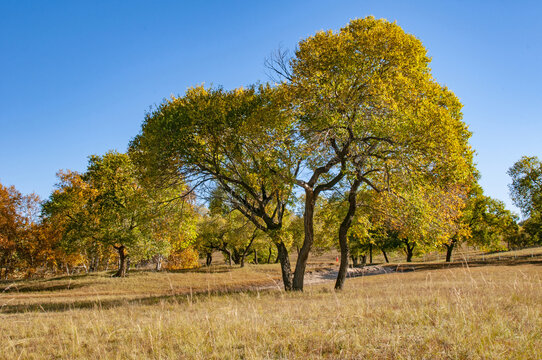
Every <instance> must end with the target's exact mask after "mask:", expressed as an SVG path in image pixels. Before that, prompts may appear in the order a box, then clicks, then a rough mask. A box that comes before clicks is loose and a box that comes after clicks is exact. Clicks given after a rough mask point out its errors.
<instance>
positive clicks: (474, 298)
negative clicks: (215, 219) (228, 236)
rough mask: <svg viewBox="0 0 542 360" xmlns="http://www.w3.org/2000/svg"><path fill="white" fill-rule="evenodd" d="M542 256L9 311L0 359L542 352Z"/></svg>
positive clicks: (0, 322) (526, 355)
mask: <svg viewBox="0 0 542 360" xmlns="http://www.w3.org/2000/svg"><path fill="white" fill-rule="evenodd" d="M541 265H542V263H541V264H538V265H537V264H524V265H517V266H487V267H476V268H470V267H462V268H450V269H437V270H424V271H415V272H409V273H396V274H389V275H379V276H370V277H363V278H354V279H348V280H347V283H346V289H345V290H344V291H342V292H334V291H333V290H332V285H333V284H332V283H326V284H322V285H317V286H311V287H308V288H307V289H306V291H305V292H304V293H284V292H282V291H277V290H265V291H243V292H238V293H230V294H222V295H213V294H212V293H211V292H208V293H205V292H202V293H200V294H196V293H194V292H192V293H190V292H188V293H182V294H180V295H171V296H164V295H161V296H156V297H155V298H154V301H153V302H149V301H148V298H141V299H138V298H137V297H135V298H131V297H129V296H126V297H124V298H116V302H115V303H107V302H105V304H107V306H104V303H102V302H100V301H96V302H94V303H92V305H90V306H89V307H87V308H78V307H77V304H76V303H74V304H72V306H71V307H67V310H66V307H65V306H64V307H57V308H51V309H48V310H47V311H40V310H37V311H30V312H16V313H12V314H1V315H0V349H2V350H1V352H0V358H1V359H13V358H21V359H42V358H69V359H89V358H92V359H97V358H104V359H105V358H107V359H142V358H150V359H168V358H169V359H266V358H269V359H361V358H368V359H421V358H431V359H479V358H483V359H540V358H542V338H541V334H542V286H541V285H542V281H541V279H542V277H541V275H542V266H541ZM254 269H255V268H254V267H253V268H250V269H248V270H243V271H244V272H245V273H246V274H250V273H255V270H254ZM273 271H274V270H273ZM246 274H245V275H246ZM170 275H171V274H153V275H152V276H156V277H155V278H153V279H154V280H153V281H154V282H156V283H158V282H160V283H167V282H168V281H169V280H167V276H170ZM178 275H179V276H181V275H187V274H178ZM215 275H217V274H215ZM144 276H146V275H141V279H142V278H144ZM191 276H193V275H188V277H191ZM210 276H211V275H210ZM231 276H232V279H233V278H235V276H236V275H235V274H234V275H231ZM247 276H248V275H247ZM137 278H138V277H137V276H133V277H132V279H134V282H135V279H137ZM159 279H161V280H160V281H159ZM101 281H103V279H102V280H101ZM128 281H129V280H128ZM155 286H157V287H159V285H155ZM160 286H162V285H160ZM83 289H84V288H82V287H80V288H78V289H74V291H80V292H82V291H83ZM62 291H64V292H69V290H62ZM127 291H128V290H127ZM27 295H29V296H34V295H35V296H38V295H39V293H37V292H36V293H27ZM4 296H5V295H4ZM66 296H67V295H66ZM2 299H4V300H2ZM5 299H6V298H5V297H3V298H0V300H1V301H2V302H4V301H5ZM14 301H15V300H14ZM16 301H19V302H22V300H21V299H18V300H16ZM32 301H33V302H32V303H33V304H39V303H40V302H39V301H36V300H32ZM40 301H41V303H43V304H47V303H48V301H47V299H41V300H40ZM4 305H5V306H9V304H4ZM12 309H16V308H12ZM34 310H36V309H34ZM21 311H24V310H21Z"/></svg>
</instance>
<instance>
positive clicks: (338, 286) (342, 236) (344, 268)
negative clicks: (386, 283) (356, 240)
mask: <svg viewBox="0 0 542 360" xmlns="http://www.w3.org/2000/svg"><path fill="white" fill-rule="evenodd" d="M360 183H361V181H360V180H359V179H358V178H356V179H355V180H354V182H353V183H352V185H351V186H350V192H349V193H348V211H347V213H346V216H345V217H344V219H343V221H342V222H341V226H340V227H339V246H340V248H341V264H340V265H339V273H338V274H337V281H336V282H335V290H342V289H343V287H344V281H345V280H346V273H347V272H348V257H349V249H348V229H350V225H352V219H353V218H354V215H355V214H356V207H357V203H356V195H357V193H358V187H359V185H360Z"/></svg>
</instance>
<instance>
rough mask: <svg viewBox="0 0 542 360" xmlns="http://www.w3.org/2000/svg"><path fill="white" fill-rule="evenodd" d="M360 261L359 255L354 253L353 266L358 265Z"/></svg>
mask: <svg viewBox="0 0 542 360" xmlns="http://www.w3.org/2000/svg"><path fill="white" fill-rule="evenodd" d="M358 262H359V257H358V256H354V255H352V266H353V267H357V266H358Z"/></svg>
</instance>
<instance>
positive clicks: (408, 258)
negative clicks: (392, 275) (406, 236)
mask: <svg viewBox="0 0 542 360" xmlns="http://www.w3.org/2000/svg"><path fill="white" fill-rule="evenodd" d="M405 245H406V247H405V249H406V262H412V256H413V255H414V246H415V244H412V246H410V243H409V242H408V241H407V242H405Z"/></svg>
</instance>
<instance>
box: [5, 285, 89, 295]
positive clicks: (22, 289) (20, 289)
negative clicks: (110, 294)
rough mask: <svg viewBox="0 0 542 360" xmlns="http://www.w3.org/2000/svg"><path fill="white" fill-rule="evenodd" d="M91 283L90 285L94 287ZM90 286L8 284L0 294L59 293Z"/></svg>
mask: <svg viewBox="0 0 542 360" xmlns="http://www.w3.org/2000/svg"><path fill="white" fill-rule="evenodd" d="M95 284H96V283H93V284H92V285H95ZM89 285H90V284H81V283H66V284H55V285H49V284H43V283H36V284H32V285H22V286H18V285H17V284H10V285H8V286H7V287H5V288H4V289H3V290H1V291H0V293H27V292H43V291H60V290H73V289H78V288H82V287H85V286H89Z"/></svg>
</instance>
